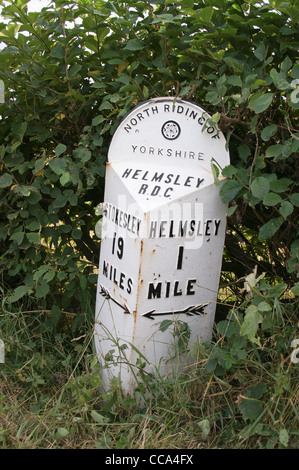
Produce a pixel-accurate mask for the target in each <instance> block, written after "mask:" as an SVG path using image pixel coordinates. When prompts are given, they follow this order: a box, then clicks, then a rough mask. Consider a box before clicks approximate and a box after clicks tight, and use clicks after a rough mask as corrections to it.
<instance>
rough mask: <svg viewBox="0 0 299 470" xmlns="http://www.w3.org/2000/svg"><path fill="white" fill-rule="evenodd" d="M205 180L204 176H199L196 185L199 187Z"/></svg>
mask: <svg viewBox="0 0 299 470" xmlns="http://www.w3.org/2000/svg"><path fill="white" fill-rule="evenodd" d="M203 181H204V178H202V179H200V178H197V184H196V187H197V188H198V186H200V185H201V183H202V182H203Z"/></svg>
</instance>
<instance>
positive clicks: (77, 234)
mask: <svg viewBox="0 0 299 470" xmlns="http://www.w3.org/2000/svg"><path fill="white" fill-rule="evenodd" d="M72 237H73V238H74V240H80V238H81V237H82V230H80V229H78V228H74V230H73V231H72Z"/></svg>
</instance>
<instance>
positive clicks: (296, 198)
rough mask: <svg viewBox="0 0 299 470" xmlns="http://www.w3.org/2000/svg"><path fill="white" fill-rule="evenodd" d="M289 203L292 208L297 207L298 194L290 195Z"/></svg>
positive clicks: (298, 201)
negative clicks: (292, 205)
mask: <svg viewBox="0 0 299 470" xmlns="http://www.w3.org/2000/svg"><path fill="white" fill-rule="evenodd" d="M290 201H291V203H292V204H294V206H296V207H299V193H294V194H291V195H290Z"/></svg>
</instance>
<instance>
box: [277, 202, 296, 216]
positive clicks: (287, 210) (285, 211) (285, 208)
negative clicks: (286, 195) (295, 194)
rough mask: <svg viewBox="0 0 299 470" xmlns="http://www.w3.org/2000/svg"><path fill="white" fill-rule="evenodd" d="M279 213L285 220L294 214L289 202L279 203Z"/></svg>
mask: <svg viewBox="0 0 299 470" xmlns="http://www.w3.org/2000/svg"><path fill="white" fill-rule="evenodd" d="M279 212H280V214H281V215H282V217H283V218H284V219H286V218H287V217H288V216H289V215H291V214H292V213H293V212H294V206H293V204H291V203H290V202H289V201H284V202H282V203H281V206H280V209H279Z"/></svg>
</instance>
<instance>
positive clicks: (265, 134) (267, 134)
mask: <svg viewBox="0 0 299 470" xmlns="http://www.w3.org/2000/svg"><path fill="white" fill-rule="evenodd" d="M276 131H277V126H276V125H275V124H271V125H270V126H267V127H265V128H264V129H263V130H262V133H261V138H262V139H263V140H264V141H265V142H267V141H268V140H269V139H270V138H271V137H273V135H274V134H275V133H276Z"/></svg>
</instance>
